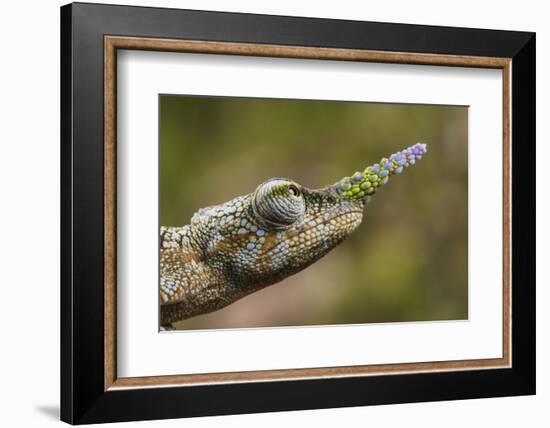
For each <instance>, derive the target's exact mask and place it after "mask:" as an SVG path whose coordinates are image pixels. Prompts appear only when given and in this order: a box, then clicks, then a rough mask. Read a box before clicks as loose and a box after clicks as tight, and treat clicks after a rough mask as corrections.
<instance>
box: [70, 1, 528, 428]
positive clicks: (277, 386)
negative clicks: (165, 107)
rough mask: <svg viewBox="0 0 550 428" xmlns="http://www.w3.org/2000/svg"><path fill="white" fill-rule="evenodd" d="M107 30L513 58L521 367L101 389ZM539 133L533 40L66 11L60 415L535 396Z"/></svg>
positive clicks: (75, 418)
mask: <svg viewBox="0 0 550 428" xmlns="http://www.w3.org/2000/svg"><path fill="white" fill-rule="evenodd" d="M105 34H110V35H121V36H142V37H157V38H176V39H177V38H183V39H195V40H216V41H232V42H249V43H269V44H287V45H301V46H324V47H341V48H356V49H373V50H397V51H402V52H419V53H439V54H455V55H478V56H497V57H510V58H513V83H512V95H513V98H512V103H513V104H512V107H513V119H512V132H513V134H512V137H513V141H514V144H513V145H512V148H513V149H512V150H513V152H512V162H513V177H514V182H513V195H512V200H513V206H514V207H516V208H515V209H514V211H513V218H512V227H513V232H512V233H513V236H512V239H513V243H514V247H513V252H512V264H513V266H514V269H513V284H514V286H513V294H512V304H513V306H512V317H513V327H512V328H513V343H512V352H513V367H512V368H510V369H496V370H470V371H459V372H442V373H424V374H420V373H417V374H408V375H392V376H371V377H367V378H338V379H310V380H294V381H276V382H258V383H244V384H232V385H212V386H193V387H170V388H150V389H137V390H118V391H107V392H106V393H105V392H104V391H103V356H104V353H103V327H104V324H103V297H104V296H103V287H102V285H103V36H104V35H105ZM534 133H535V35H534V34H533V33H524V32H510V31H494V30H480V29H464V28H448V27H433V26H417V25H414V26H413V25H404V24H387V23H372V22H371V23H368V22H358V21H342V20H327V19H310V18H295V17H282V16H268V15H249V14H234V13H221V12H204V11H188V10H187V11H186V10H177V9H158V8H142V7H127V6H110V5H100V4H82V3H75V4H70V5H66V6H63V7H62V9H61V419H62V420H63V421H65V422H68V423H73V424H83V423H98V422H116V421H130V420H146V419H166V418H178V417H189V416H206V415H223V414H238V413H253V412H255V413H257V412H269V411H283V410H300V409H315V408H328V407H346V406H363V405H370V404H391V403H403V402H418V401H439V400H451V399H467V398H481V397H497V396H509V395H527V394H534V393H535V257H534V256H535V221H534V216H535V214H534V212H535V211H534V208H535V196H534V191H535V134H534ZM472 385H475V388H472Z"/></svg>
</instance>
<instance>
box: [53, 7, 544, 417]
mask: <svg viewBox="0 0 550 428" xmlns="http://www.w3.org/2000/svg"><path fill="white" fill-rule="evenodd" d="M61 54H62V58H61V61H62V63H61V83H62V85H61V87H62V90H61V101H62V102H61V104H62V111H61V128H62V138H61V155H62V171H61V174H62V179H61V186H62V189H61V190H62V207H61V208H62V210H61V211H62V235H61V243H62V265H61V269H62V283H61V288H62V290H61V338H62V343H61V358H62V360H61V367H62V370H61V374H62V376H61V390H62V395H61V411H62V412H61V418H62V420H64V421H66V422H69V423H72V424H84V423H97V422H115V421H129V420H144V419H161V418H177V417H187V416H200V415H220V414H230V413H247V412H268V411H277V410H294V409H313V408H326V407H342V406H360V405H370V404H384V403H404V402H414V401H433V400H450V399H463V398H476V397H493V396H505V395H526V394H534V393H535V279H534V275H535V261H534V260H535V259H534V248H535V229H534V228H535V226H534V224H535V223H534V216H535V214H534V213H535V211H534V207H535V197H534V188H535V187H534V186H535V181H534V177H535V163H534V159H535V35H534V34H533V33H524V32H509V31H495V30H480V29H464V28H447V27H428V26H417V25H405V24H390V23H372V22H355V21H340V20H327V19H312V18H292V17H281V16H265V15H248V14H233V13H219V12H205V11H190V10H176V9H156V8H140V7H128V6H107V5H91V4H78V3H76V4H70V5H67V6H64V7H62V8H61Z"/></svg>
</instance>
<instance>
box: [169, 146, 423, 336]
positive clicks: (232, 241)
mask: <svg viewBox="0 0 550 428" xmlns="http://www.w3.org/2000/svg"><path fill="white" fill-rule="evenodd" d="M425 152H426V145H425V144H421V143H417V144H415V145H414V146H412V147H409V148H407V149H405V150H403V151H401V152H398V153H394V154H393V155H391V156H390V157H389V158H383V159H382V160H381V161H380V162H379V163H377V164H374V165H372V166H369V167H367V168H366V169H365V170H364V171H362V172H356V173H355V174H353V175H352V176H351V177H345V178H343V179H342V180H340V181H339V182H337V183H335V184H333V185H331V186H328V187H325V188H322V189H316V190H313V189H308V188H306V187H304V186H301V185H299V184H298V183H295V182H293V181H292V180H288V179H283V178H273V179H270V180H268V181H266V182H265V183H262V184H260V185H259V186H258V188H257V189H256V190H255V191H254V192H253V193H251V194H248V195H244V196H238V197H236V198H234V199H232V200H230V201H228V202H226V203H224V204H221V205H214V206H210V207H207V208H202V209H200V210H199V211H197V212H196V213H195V214H194V215H193V217H192V218H191V223H190V224H189V225H186V226H183V227H161V230H160V302H161V317H160V318H161V320H160V324H161V326H162V327H163V328H165V329H169V328H171V327H172V326H171V324H172V323H173V322H176V321H181V320H184V319H187V318H190V317H193V316H196V315H200V314H204V313H208V312H212V311H215V310H217V309H221V308H223V307H225V306H227V305H229V304H231V303H233V302H235V301H237V300H239V299H240V298H242V297H244V296H246V295H248V294H250V293H252V292H254V291H257V290H259V289H262V288H264V287H266V286H268V285H271V284H275V283H277V282H279V281H281V280H283V279H284V278H286V277H288V276H290V275H293V274H295V273H297V272H299V271H301V270H303V269H305V268H306V267H308V266H309V265H311V264H312V263H314V262H315V261H317V260H318V259H320V258H321V257H323V256H324V255H325V254H327V253H328V252H329V251H330V250H331V249H333V248H334V247H336V246H337V245H338V244H339V243H340V242H342V241H343V240H345V239H346V238H347V237H348V236H349V235H350V234H351V233H352V232H353V231H354V230H355V229H356V228H357V227H358V226H359V225H360V224H361V221H362V219H363V208H364V206H365V203H366V202H368V201H369V199H370V196H371V195H373V194H374V193H376V191H377V189H378V188H379V187H381V186H383V185H384V184H386V183H387V182H388V180H389V178H390V177H391V176H393V175H396V174H400V173H401V172H402V171H403V169H404V168H407V167H409V166H411V165H413V164H414V163H415V162H417V161H418V160H420V159H421V158H422V155H423V154H424V153H425Z"/></svg>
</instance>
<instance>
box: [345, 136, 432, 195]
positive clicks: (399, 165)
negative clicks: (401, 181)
mask: <svg viewBox="0 0 550 428" xmlns="http://www.w3.org/2000/svg"><path fill="white" fill-rule="evenodd" d="M426 151H427V150H426V144H424V143H416V144H415V145H414V146H411V147H407V148H406V149H405V150H402V151H400V152H397V153H394V154H392V155H391V156H390V157H389V158H382V159H381V160H380V162H379V163H375V164H374V165H371V166H368V167H367V168H365V170H364V171H362V172H359V171H357V172H356V173H355V174H353V175H352V176H351V177H344V178H343V179H342V180H340V181H339V182H338V183H336V185H335V186H336V187H337V189H338V190H340V191H341V192H342V195H343V196H344V197H347V198H350V199H362V198H364V197H366V196H370V195H373V194H374V193H375V192H376V189H377V188H378V187H380V186H383V185H384V184H386V183H387V182H388V181H389V179H390V177H391V176H392V175H395V174H401V173H402V172H403V170H404V169H405V168H408V167H410V166H411V165H414V164H415V163H416V162H417V161H419V160H421V159H422V156H423V155H424V153H426Z"/></svg>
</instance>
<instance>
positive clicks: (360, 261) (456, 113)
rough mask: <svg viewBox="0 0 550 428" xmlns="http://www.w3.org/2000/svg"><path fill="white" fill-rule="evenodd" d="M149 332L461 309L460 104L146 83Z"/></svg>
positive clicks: (464, 192) (441, 316)
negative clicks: (154, 127)
mask: <svg viewBox="0 0 550 428" xmlns="http://www.w3.org/2000/svg"><path fill="white" fill-rule="evenodd" d="M159 151H160V173H159V174H160V177H159V178H160V180H159V183H160V184H159V195H160V196H159V197H160V201H159V204H160V207H159V211H160V225H159V227H160V238H159V244H160V245H159V247H160V248H159V284H158V286H159V305H160V308H159V311H160V316H159V318H160V328H161V330H174V329H175V330H196V329H224V328H254V327H264V328H265V327H283V326H315V325H331V324H365V323H390V322H415V321H441V320H461V319H467V318H468V109H467V107H462V106H441V105H414V104H384V103H368V102H343V101H323V100H290V99H262V98H236V97H206V96H205V97H202V96H185V95H160V96H159Z"/></svg>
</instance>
